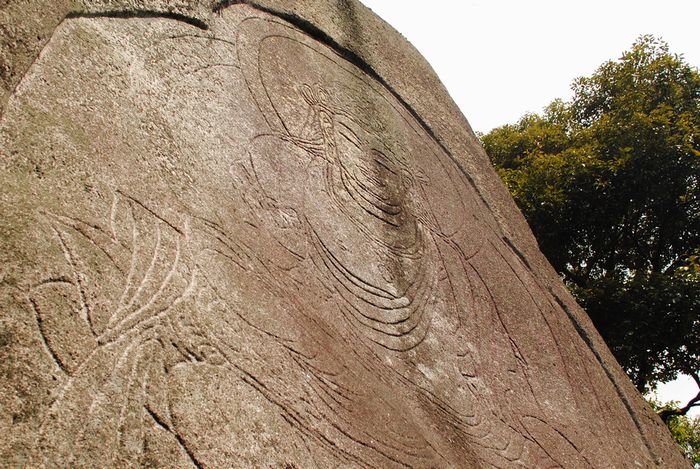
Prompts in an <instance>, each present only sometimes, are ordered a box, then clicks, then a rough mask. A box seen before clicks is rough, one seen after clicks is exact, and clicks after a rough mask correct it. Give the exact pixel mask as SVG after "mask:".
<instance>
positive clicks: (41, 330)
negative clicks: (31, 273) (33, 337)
mask: <svg viewBox="0 0 700 469" xmlns="http://www.w3.org/2000/svg"><path fill="white" fill-rule="evenodd" d="M29 302H30V303H31V305H32V309H33V310H34V317H36V323H37V326H39V335H40V336H41V341H42V342H43V343H44V347H46V350H47V351H48V352H49V355H50V356H51V358H53V361H54V362H56V365H57V366H58V368H59V369H60V370H61V371H63V372H64V373H65V374H67V375H68V376H70V375H71V373H70V372H69V371H68V367H67V366H66V364H65V363H63V360H61V357H60V356H59V355H58V354H57V353H56V351H55V350H54V349H53V347H51V345H50V343H49V341H48V339H47V338H46V332H45V330H44V320H43V318H42V317H41V312H40V311H39V306H38V305H37V304H36V301H34V299H33V298H30V299H29Z"/></svg>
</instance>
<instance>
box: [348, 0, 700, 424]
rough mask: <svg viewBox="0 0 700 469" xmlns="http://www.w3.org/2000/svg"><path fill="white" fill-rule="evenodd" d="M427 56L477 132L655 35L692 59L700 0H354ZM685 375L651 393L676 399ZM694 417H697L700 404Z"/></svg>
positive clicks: (698, 36)
mask: <svg viewBox="0 0 700 469" xmlns="http://www.w3.org/2000/svg"><path fill="white" fill-rule="evenodd" d="M361 1H362V2H363V3H364V4H365V5H367V6H368V7H370V8H371V9H372V10H373V11H374V12H375V13H376V14H378V15H379V16H380V17H382V18H383V19H384V20H385V21H387V22H388V23H389V24H391V25H392V26H393V27H394V28H395V29H397V30H398V31H399V32H400V33H402V34H403V35H404V36H405V37H406V38H407V39H408V40H409V41H410V42H411V43H412V44H413V45H414V46H415V47H416V48H417V49H418V50H419V51H420V52H421V53H422V54H423V55H424V56H425V57H426V59H427V60H428V62H430V64H431V65H432V67H433V69H434V70H435V72H436V73H437V74H438V76H439V77H440V79H441V80H442V82H443V83H444V84H445V86H446V87H447V89H448V91H449V92H450V95H451V96H452V98H453V99H454V100H455V102H456V103H457V105H458V106H459V107H460V109H461V110H462V113H463V114H464V115H465V116H466V117H467V119H468V120H469V123H470V124H471V125H472V128H473V129H474V130H475V131H481V132H488V131H489V130H491V129H492V128H494V127H498V126H500V125H503V124H510V123H514V122H516V121H517V120H518V119H519V118H520V117H521V116H522V115H523V114H525V113H527V112H541V111H542V108H544V107H545V106H546V105H547V104H549V103H550V102H551V101H552V100H553V99H555V98H562V99H565V100H566V99H569V98H570V96H571V91H570V85H571V82H572V81H573V80H574V79H575V78H577V77H579V76H587V75H590V74H592V73H593V72H594V71H595V70H596V68H598V66H599V65H601V64H602V63H603V62H605V61H607V60H610V59H616V58H618V57H620V55H621V54H622V52H624V51H625V50H627V49H629V48H630V47H631V45H632V43H633V42H634V41H635V39H636V38H637V37H639V36H640V35H642V34H653V35H655V36H656V37H660V38H662V39H664V40H665V41H666V42H667V43H668V44H669V46H670V50H671V52H673V53H676V54H683V56H684V57H685V59H686V61H687V62H688V63H690V64H691V65H693V66H695V67H700V25H699V19H700V1H699V0H666V1H664V2H663V3H662V2H658V1H651V0H588V1H586V2H572V1H562V0H531V1H528V2H524V1H521V0H432V1H431V2H430V3H429V4H427V3H426V2H424V1H417V0H361ZM695 393H697V387H696V386H695V383H694V382H693V381H692V380H691V379H690V378H689V377H687V378H686V379H681V380H678V381H676V382H674V383H670V384H668V385H664V386H661V387H660V389H659V392H658V397H659V398H660V399H661V400H663V401H667V400H679V401H683V404H685V402H686V401H687V400H688V399H690V398H691V397H693V396H694V395H695ZM692 415H700V409H697V408H696V410H695V411H694V412H693V414H692Z"/></svg>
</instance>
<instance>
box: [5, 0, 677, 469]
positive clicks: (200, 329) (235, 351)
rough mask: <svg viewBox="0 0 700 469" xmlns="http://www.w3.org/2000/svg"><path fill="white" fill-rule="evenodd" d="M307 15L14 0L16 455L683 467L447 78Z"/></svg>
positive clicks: (11, 426)
mask: <svg viewBox="0 0 700 469" xmlns="http://www.w3.org/2000/svg"><path fill="white" fill-rule="evenodd" d="M289 3H291V2H287V1H284V2H283V1H276V0H266V1H260V2H225V3H214V2H205V1H196V0H190V1H180V2H165V1H160V0H153V1H147V0H144V1H140V0H122V1H116V0H111V1H110V0H100V1H89V0H82V1H80V2H56V1H53V2H41V1H33V2H21V1H14V0H4V1H1V0H0V6H2V16H0V28H1V31H2V34H3V36H2V41H3V42H2V49H1V53H2V55H1V56H0V58H2V63H1V64H0V65H1V68H2V86H3V95H4V97H3V99H2V101H1V102H0V106H1V107H0V114H1V115H2V120H0V151H1V153H2V154H1V155H0V156H1V157H2V158H1V160H0V161H1V162H0V165H1V166H0V167H1V168H2V169H1V171H0V178H1V179H0V197H1V201H0V202H1V205H0V210H1V213H0V215H1V218H0V232H1V233H0V243H1V245H0V292H1V293H0V308H2V309H1V310H0V311H2V312H1V313H0V377H1V378H0V406H1V407H0V465H3V466H8V467H15V466H30V467H34V466H42V465H45V466H59V467H65V466H105V467H107V466H113V467H131V466H135V465H141V466H164V467H188V466H195V467H251V468H253V467H254V468H258V467H274V468H285V469H290V468H306V467H309V468H313V467H347V468H351V467H352V468H354V467H382V468H383V467H502V468H506V467H567V468H568V467H572V468H578V467H581V468H584V467H687V465H686V464H685V463H684V461H683V459H682V457H681V456H680V453H679V451H678V450H677V449H676V448H675V446H674V443H673V442H672V440H671V438H670V436H669V435H668V433H667V431H666V430H665V428H664V427H663V425H662V424H661V423H660V421H659V420H658V419H657V418H656V416H655V415H654V414H653V413H652V412H651V411H650V410H649V409H648V408H647V407H646V406H645V404H644V403H643V401H642V399H641V397H640V396H639V395H638V394H637V392H636V391H635V389H634V387H633V386H632V385H631V383H630V382H629V381H628V380H627V378H626V377H625V376H624V374H623V373H622V371H621V370H620V368H619V366H618V365H617V364H616V363H615V361H614V359H613V358H612V356H611V355H610V353H609V351H608V350H607V349H606V348H605V345H604V344H603V342H602V341H601V339H600V337H599V336H598V334H597V333H596V332H595V331H594V329H593V327H592V325H591V324H590V321H589V320H588V318H587V317H586V315H585V313H583V312H582V311H581V310H580V308H579V307H578V306H577V305H576V304H575V303H574V301H573V300H572V299H571V297H570V296H569V294H568V293H567V292H566V290H565V288H564V287H563V285H562V284H561V282H560V281H559V279H558V278H557V276H556V274H555V273H554V272H553V271H552V269H551V267H550V266H549V265H548V264H547V262H546V260H545V259H544V258H543V256H542V255H541V254H540V253H539V251H538V250H537V247H536V243H535V241H534V239H533V238H532V235H531V233H530V231H529V229H528V228H527V225H526V224H525V222H524V220H523V218H522V216H521V215H520V214H519V213H518V212H517V209H516V208H515V206H514V204H513V202H512V200H511V199H510V197H509V196H508V194H507V192H506V191H505V189H504V188H503V186H502V184H501V183H500V182H499V181H498V178H497V176H496V175H495V173H494V171H493V170H492V169H491V168H490V165H489V163H488V160H487V159H486V156H485V155H484V153H483V150H481V148H480V147H479V145H478V143H477V141H476V138H475V136H474V134H473V133H472V132H471V130H470V128H469V126H468V124H467V122H466V121H465V120H464V118H463V117H462V116H461V115H460V113H459V111H458V110H457V109H456V107H455V106H454V104H453V103H452V101H451V100H450V98H449V96H448V95H447V93H446V92H445V90H444V88H443V87H442V85H441V84H440V83H439V81H438V79H437V78H436V77H435V75H434V74H433V73H432V71H431V70H430V68H429V66H428V65H427V63H426V62H425V61H424V60H423V59H422V58H421V57H420V56H419V55H418V54H417V52H416V51H415V50H414V49H413V48H412V47H410V46H409V45H408V44H407V43H406V42H405V40H403V39H402V38H401V37H400V35H398V33H396V32H395V31H393V30H392V29H391V28H390V27H389V26H388V25H386V24H385V23H383V22H382V21H381V20H379V19H378V18H376V17H375V16H374V15H373V14H372V13H371V12H370V11H369V10H367V9H366V8H365V7H364V6H362V5H361V4H359V3H358V2H356V1H354V0H344V1H341V0H338V1H321V0H303V1H295V2H293V6H290V5H289ZM63 18H65V19H64V20H62V19H63ZM49 38H50V40H49ZM47 41H48V42H47Z"/></svg>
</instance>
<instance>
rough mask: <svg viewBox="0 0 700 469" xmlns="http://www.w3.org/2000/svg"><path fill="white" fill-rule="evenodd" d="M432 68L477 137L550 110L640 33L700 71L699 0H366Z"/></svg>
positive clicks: (616, 56)
mask: <svg viewBox="0 0 700 469" xmlns="http://www.w3.org/2000/svg"><path fill="white" fill-rule="evenodd" d="M361 1H362V3H364V4H365V5H367V6H368V7H369V8H371V9H372V10H374V12H375V13H377V14H378V15H379V16H380V17H382V18H383V19H384V20H385V21H387V22H388V23H389V24H391V25H392V26H393V27H394V28H395V29H397V30H398V31H399V32H401V33H402V34H403V35H404V36H405V37H406V38H407V39H408V40H409V41H410V42H411V43H412V44H413V45H414V46H415V47H416V48H417V49H418V50H419V51H420V52H421V53H422V54H423V55H424V56H425V57H426V58H427V59H428V61H429V62H430V64H431V65H432V66H433V68H434V69H435V71H436V72H437V74H438V76H439V77H440V79H441V80H442V81H443V83H444V84H445V86H446V87H447V89H448V90H449V92H450V94H451V95H452V98H453V99H454V100H455V101H456V102H457V105H458V106H459V107H460V109H461V110H462V112H463V113H464V115H465V116H466V117H467V119H468V120H469V122H470V124H471V125H472V127H473V129H474V130H475V131H482V132H488V131H489V130H491V129H492V128H494V127H497V126H500V125H503V124H508V123H514V122H515V121H517V119H518V118H520V117H521V116H522V115H523V114H525V113H526V112H541V111H542V108H543V107H544V106H546V105H547V104H549V103H550V102H551V101H552V100H553V99H555V98H563V99H568V98H569V97H570V90H569V86H570V84H571V82H572V80H573V79H574V78H576V77H579V76H584V75H590V74H591V73H593V71H594V70H595V69H596V68H597V67H598V66H599V65H600V64H602V63H603V62H605V61H606V60H609V59H614V58H618V57H619V56H620V55H621V53H622V52H623V51H625V50H627V49H629V48H630V46H631V45H632V43H633V42H634V40H635V39H636V38H637V37H638V36H639V35H641V34H654V35H655V36H657V37H661V38H663V39H664V40H666V42H668V43H669V45H670V48H671V52H674V53H682V54H683V55H684V56H685V58H686V60H687V61H688V62H689V63H690V64H692V65H694V66H696V67H697V66H700V26H699V24H700V23H699V20H700V1H698V0H665V1H664V2H659V1H658V0H655V1H650V0H587V1H586V2H572V1H566V0H531V1H527V2H526V1H522V0H432V1H431V2H429V3H427V2H424V1H420V2H419V1H417V0H361Z"/></svg>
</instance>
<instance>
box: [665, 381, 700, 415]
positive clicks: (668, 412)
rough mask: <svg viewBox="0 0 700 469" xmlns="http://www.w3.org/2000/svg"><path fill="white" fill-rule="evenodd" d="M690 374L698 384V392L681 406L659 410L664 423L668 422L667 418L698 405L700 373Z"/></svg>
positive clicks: (699, 401)
mask: <svg viewBox="0 0 700 469" xmlns="http://www.w3.org/2000/svg"><path fill="white" fill-rule="evenodd" d="M690 376H691V377H692V378H693V381H695V384H696V385H697V386H698V393H697V394H696V395H695V397H694V398H692V399H691V400H689V401H688V403H687V404H686V405H684V406H683V407H679V408H676V409H663V410H661V411H660V412H659V417H661V420H663V421H664V423H666V422H668V419H670V418H671V417H672V416H674V415H685V414H687V413H688V411H689V410H690V409H692V408H693V407H696V406H700V374H695V373H691V375H690Z"/></svg>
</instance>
